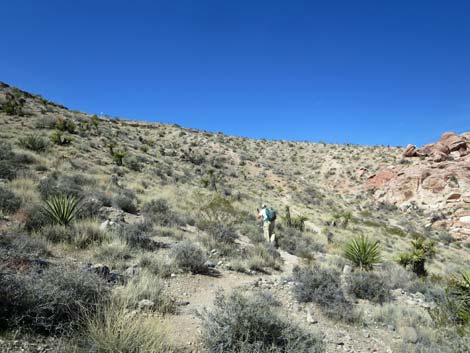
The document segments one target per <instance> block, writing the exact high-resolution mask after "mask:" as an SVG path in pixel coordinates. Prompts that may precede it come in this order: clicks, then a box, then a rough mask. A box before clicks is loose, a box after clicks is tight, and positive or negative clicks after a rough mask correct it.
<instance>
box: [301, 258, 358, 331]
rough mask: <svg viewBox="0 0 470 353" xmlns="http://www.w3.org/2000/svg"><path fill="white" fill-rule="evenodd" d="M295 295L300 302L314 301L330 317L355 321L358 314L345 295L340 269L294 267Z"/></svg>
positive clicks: (316, 266)
mask: <svg viewBox="0 0 470 353" xmlns="http://www.w3.org/2000/svg"><path fill="white" fill-rule="evenodd" d="M293 276H294V280H295V281H296V282H297V285H296V286H295V287H294V295H295V297H296V298H297V300H298V301H299V302H313V303H316V304H318V305H319V306H320V308H321V310H322V311H323V312H324V313H325V315H327V316H328V317H330V318H332V319H336V320H344V321H347V322H354V321H356V320H357V318H358V315H357V313H356V312H355V310H354V307H353V304H352V303H351V302H350V301H349V300H347V299H346V297H345V296H344V292H343V289H342V287H341V279H340V278H341V276H340V273H339V271H337V270H334V269H329V268H322V267H320V266H318V265H313V266H308V267H299V266H296V267H294V270H293Z"/></svg>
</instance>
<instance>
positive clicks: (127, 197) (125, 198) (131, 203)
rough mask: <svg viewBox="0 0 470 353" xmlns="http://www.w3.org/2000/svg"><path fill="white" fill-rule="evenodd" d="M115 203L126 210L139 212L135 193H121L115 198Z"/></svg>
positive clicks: (134, 212) (132, 212)
mask: <svg viewBox="0 0 470 353" xmlns="http://www.w3.org/2000/svg"><path fill="white" fill-rule="evenodd" d="M113 205H114V206H115V207H117V208H120V209H121V210H123V211H124V212H127V213H131V214H137V205H136V204H135V195H133V194H132V193H126V194H119V195H116V196H115V197H114V198H113Z"/></svg>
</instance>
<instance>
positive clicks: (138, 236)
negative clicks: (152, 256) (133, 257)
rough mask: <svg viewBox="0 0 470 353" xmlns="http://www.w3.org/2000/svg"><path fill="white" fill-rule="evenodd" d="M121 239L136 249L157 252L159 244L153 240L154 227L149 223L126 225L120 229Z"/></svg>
mask: <svg viewBox="0 0 470 353" xmlns="http://www.w3.org/2000/svg"><path fill="white" fill-rule="evenodd" d="M118 232H119V236H120V238H121V239H122V240H123V241H125V242H126V244H127V245H128V246H129V247H131V248H134V249H143V250H150V251H152V250H155V249H157V248H158V243H157V242H155V241H154V240H153V239H151V236H152V233H151V232H152V225H151V224H150V223H148V222H145V221H144V222H139V223H134V224H126V225H124V226H122V227H121V228H120V229H119V231H118Z"/></svg>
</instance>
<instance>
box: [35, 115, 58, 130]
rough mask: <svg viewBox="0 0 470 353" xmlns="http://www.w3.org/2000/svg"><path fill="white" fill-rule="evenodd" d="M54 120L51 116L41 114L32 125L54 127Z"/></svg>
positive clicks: (38, 127) (39, 127) (40, 127)
mask: <svg viewBox="0 0 470 353" xmlns="http://www.w3.org/2000/svg"><path fill="white" fill-rule="evenodd" d="M55 122H56V119H55V118H54V117H51V116H47V115H46V116H41V117H40V118H38V119H37V120H36V123H35V124H34V127H35V128H36V129H49V130H51V129H55Z"/></svg>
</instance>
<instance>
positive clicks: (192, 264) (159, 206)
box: [0, 83, 470, 353]
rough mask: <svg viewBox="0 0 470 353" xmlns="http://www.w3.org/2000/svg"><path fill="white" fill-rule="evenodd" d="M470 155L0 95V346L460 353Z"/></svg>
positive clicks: (138, 352) (469, 242) (465, 314)
mask: <svg viewBox="0 0 470 353" xmlns="http://www.w3.org/2000/svg"><path fill="white" fill-rule="evenodd" d="M410 142H413V141H410ZM469 150H470V140H469V139H468V134H462V135H456V134H444V135H443V137H442V138H441V140H440V141H439V142H436V143H434V144H431V145H427V146H424V147H423V148H417V147H415V146H408V147H407V148H406V149H405V148H400V147H390V146H359V145H350V144H348V145H338V144H329V143H323V142H293V141H284V140H280V141H269V140H254V139H247V138H242V137H235V136H227V135H224V134H222V133H209V132H205V131H200V130H197V129H190V128H183V127H180V126H178V125H168V124H160V123H143V122H137V121H130V120H125V119H120V118H111V117H102V116H96V115H89V114H86V113H82V112H78V111H73V110H69V109H67V108H66V107H64V106H62V105H60V104H56V103H53V102H50V101H48V100H47V99H45V98H43V97H41V96H39V95H35V94H30V93H28V92H24V91H22V90H20V89H17V88H14V87H11V86H9V85H7V84H4V83H0V302H1V307H0V330H1V336H0V351H1V352H5V353H7V352H49V353H51V352H57V353H59V352H61V353H62V352H76V353H79V352H80V353H84V352H99V353H101V352H107V353H111V352H116V353H118V352H129V353H130V352H132V353H147V352H213V353H219V352H243V353H250V352H259V353H268V352H269V353H273V352H286V353H287V352H361V353H362V352H384V353H385V352H449V353H460V352H469V351H470V350H469V349H470V348H469V347H470V341H469V324H470V301H469V298H470V272H469V271H470V256H469V255H470V179H469V175H470V174H469V172H470V154H468V153H467V152H468V151H469ZM262 203H266V204H268V206H271V207H273V208H274V209H275V210H276V211H277V219H276V229H275V234H276V243H275V244H274V243H273V244H271V243H266V242H265V241H264V239H263V231H262V228H261V223H260V221H258V220H257V219H256V217H255V216H256V210H257V208H259V207H260V205H261V204H262Z"/></svg>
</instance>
